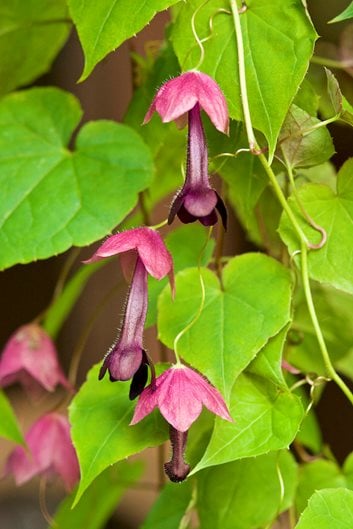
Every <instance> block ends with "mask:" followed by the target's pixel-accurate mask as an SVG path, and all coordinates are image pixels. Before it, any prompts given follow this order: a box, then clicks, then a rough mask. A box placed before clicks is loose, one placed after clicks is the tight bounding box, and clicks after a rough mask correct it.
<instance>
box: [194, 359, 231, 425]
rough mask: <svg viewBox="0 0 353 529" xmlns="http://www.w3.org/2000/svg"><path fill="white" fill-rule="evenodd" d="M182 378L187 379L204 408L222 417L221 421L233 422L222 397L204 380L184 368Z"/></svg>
mask: <svg viewBox="0 0 353 529" xmlns="http://www.w3.org/2000/svg"><path fill="white" fill-rule="evenodd" d="M184 376H185V377H187V379H188V380H189V383H190V385H191V386H192V387H193V388H194V391H195V393H196V394H197V395H199V398H200V400H201V401H202V404H203V405H204V406H206V408H208V409H209V410H210V411H211V412H212V413H215V414H216V415H219V416H220V417H222V419H225V420H226V421H230V422H233V419H232V417H231V416H230V415H229V411H228V408H227V405H226V403H225V402H224V399H223V397H222V395H221V394H220V392H219V391H218V390H217V389H216V388H215V387H214V386H212V384H210V383H209V382H208V380H207V379H206V378H204V377H203V376H202V375H200V374H199V373H197V372H196V371H194V370H193V369H190V368H189V367H186V368H185V373H184Z"/></svg>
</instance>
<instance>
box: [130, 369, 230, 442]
mask: <svg viewBox="0 0 353 529" xmlns="http://www.w3.org/2000/svg"><path fill="white" fill-rule="evenodd" d="M202 406H206V408H208V409H209V410H210V411H211V412H212V413H215V414H216V415H219V416H220V417H222V418H223V419H225V420H227V421H232V418H231V416H230V415H229V412H228V409H227V405H226V403H225V402H224V400H223V397H222V395H221V394H220V393H219V391H218V390H217V389H216V388H215V387H213V386H212V385H211V384H210V383H209V382H208V381H207V380H206V378H204V377H203V376H201V375H200V374H199V373H197V372H196V371H194V370H193V369H191V368H190V367H187V366H184V365H181V364H177V365H173V366H172V367H170V368H169V369H167V370H166V371H164V373H162V375H160V376H159V377H157V378H156V380H155V382H154V384H153V383H152V384H150V385H149V386H148V387H147V388H146V389H144V390H143V392H142V393H141V395H140V398H139V400H138V403H137V406H136V409H135V413H134V416H133V418H132V421H131V424H136V423H138V422H140V421H141V420H142V419H143V418H144V417H146V415H148V414H149V413H151V412H152V411H153V410H154V408H157V407H158V408H159V410H160V412H161V414H162V415H163V417H164V418H165V419H166V421H167V422H169V424H171V425H172V426H173V427H174V428H175V429H176V430H179V431H180V432H186V431H187V430H188V429H189V428H190V426H191V425H192V423H193V422H194V421H196V419H197V418H198V416H199V415H200V413H201V410H202Z"/></svg>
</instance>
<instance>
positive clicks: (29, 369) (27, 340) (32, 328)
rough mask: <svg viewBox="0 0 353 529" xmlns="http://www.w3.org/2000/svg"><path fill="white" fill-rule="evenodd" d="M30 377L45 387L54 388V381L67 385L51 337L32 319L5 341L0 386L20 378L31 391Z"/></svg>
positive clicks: (50, 389)
mask: <svg viewBox="0 0 353 529" xmlns="http://www.w3.org/2000/svg"><path fill="white" fill-rule="evenodd" d="M31 378H32V379H33V380H34V381H36V382H37V383H38V384H40V385H41V386H42V387H43V388H44V389H46V390H47V391H54V389H55V387H56V386H57V384H62V385H63V386H65V387H67V388H70V385H69V382H68V381H67V379H66V378H65V375H64V373H63V371H62V369H61V368H60V365H59V362H58V358H57V353H56V349H55V345H54V343H53V341H52V340H51V338H50V337H49V336H48V335H47V334H46V332H45V331H44V330H43V329H42V328H41V327H39V325H37V324H34V323H31V324H28V325H23V326H22V327H20V328H19V329H18V330H17V331H16V332H15V333H14V334H13V335H12V336H11V337H10V339H9V340H8V342H7V344H6V345H5V348H4V351H3V353H2V356H1V360H0V386H7V385H9V384H12V383H13V382H20V383H22V384H23V385H24V386H25V387H26V388H27V389H28V390H29V391H31ZM32 386H33V385H32Z"/></svg>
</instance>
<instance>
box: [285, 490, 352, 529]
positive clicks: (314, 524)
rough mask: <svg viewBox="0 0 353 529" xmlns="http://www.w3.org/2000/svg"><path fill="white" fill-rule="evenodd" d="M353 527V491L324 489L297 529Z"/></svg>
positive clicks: (314, 499) (313, 497)
mask: <svg viewBox="0 0 353 529" xmlns="http://www.w3.org/2000/svg"><path fill="white" fill-rule="evenodd" d="M352 527H353V491H351V490H347V489H343V488H339V489H323V490H319V491H316V492H315V494H313V496H312V497H311V498H310V500H309V505H308V507H307V508H306V509H305V511H304V512H303V514H302V515H301V517H300V520H299V522H298V523H297V525H296V526H295V529H314V528H320V529H351V528H352Z"/></svg>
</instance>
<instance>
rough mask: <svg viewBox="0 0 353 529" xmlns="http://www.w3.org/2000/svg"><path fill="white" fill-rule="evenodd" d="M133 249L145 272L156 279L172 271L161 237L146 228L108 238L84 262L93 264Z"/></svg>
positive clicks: (170, 257)
mask: <svg viewBox="0 0 353 529" xmlns="http://www.w3.org/2000/svg"><path fill="white" fill-rule="evenodd" d="M134 249H135V250H137V252H138V254H139V257H140V259H141V261H142V262H143V264H144V266H145V268H146V270H147V272H148V273H149V274H151V276H153V277H155V278H156V279H162V278H163V277H165V276H166V275H168V274H169V272H170V271H171V270H173V260H172V256H171V255H170V253H169V252H168V250H167V248H166V247H165V244H164V242H163V240H162V237H161V236H160V234H159V233H158V232H157V231H155V230H152V229H151V228H147V227H142V228H134V229H132V230H127V231H123V232H121V233H117V234H116V235H112V236H111V237H108V239H107V240H106V241H104V243H103V244H102V245H101V246H100V247H99V248H98V250H97V251H96V252H95V253H94V255H93V256H92V257H91V259H88V260H87V261H84V262H85V263H93V262H95V261H99V260H100V259H104V258H106V257H110V256H112V255H117V254H119V253H123V252H127V251H129V250H134Z"/></svg>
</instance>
